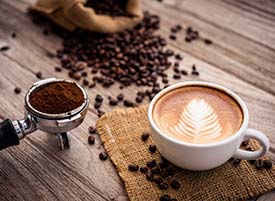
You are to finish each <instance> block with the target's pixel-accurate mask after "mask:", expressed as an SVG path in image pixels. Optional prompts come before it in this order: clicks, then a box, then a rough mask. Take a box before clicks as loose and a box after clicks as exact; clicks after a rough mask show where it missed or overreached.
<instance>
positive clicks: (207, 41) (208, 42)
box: [204, 39, 213, 45]
mask: <svg viewBox="0 0 275 201" xmlns="http://www.w3.org/2000/svg"><path fill="white" fill-rule="evenodd" d="M204 43H205V44H207V45H210V44H212V43H213V42H212V40H210V39H204Z"/></svg>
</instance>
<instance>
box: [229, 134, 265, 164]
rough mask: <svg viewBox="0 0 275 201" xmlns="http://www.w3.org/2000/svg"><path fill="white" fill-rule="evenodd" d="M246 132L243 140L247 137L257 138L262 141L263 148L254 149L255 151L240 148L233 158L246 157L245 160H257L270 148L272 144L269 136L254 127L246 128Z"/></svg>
mask: <svg viewBox="0 0 275 201" xmlns="http://www.w3.org/2000/svg"><path fill="white" fill-rule="evenodd" d="M244 133H245V134H244V137H243V141H245V140H247V139H255V140H257V141H258V142H259V143H260V145H261V146H262V148H261V149H260V150H257V151H253V152H252V151H245V150H242V149H238V150H237V151H236V153H235V154H234V156H233V158H236V159H245V160H256V159H257V158H260V157H262V156H264V155H265V154H266V152H267V151H268V150H269V146H270V145H269V140H268V138H267V137H266V136H265V135H264V134H263V133H261V132H260V131H257V130H254V129H246V130H245V131H244Z"/></svg>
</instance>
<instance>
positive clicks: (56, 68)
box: [54, 67, 62, 72]
mask: <svg viewBox="0 0 275 201" xmlns="http://www.w3.org/2000/svg"><path fill="white" fill-rule="evenodd" d="M54 70H55V71H56V72H61V71H62V68H60V67H54Z"/></svg>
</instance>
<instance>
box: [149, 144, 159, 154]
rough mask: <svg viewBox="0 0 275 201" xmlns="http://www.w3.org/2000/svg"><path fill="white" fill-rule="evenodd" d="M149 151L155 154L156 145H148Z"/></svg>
mask: <svg viewBox="0 0 275 201" xmlns="http://www.w3.org/2000/svg"><path fill="white" fill-rule="evenodd" d="M149 151H150V152H151V153H155V152H156V151H157V147H156V145H154V144H150V145H149Z"/></svg>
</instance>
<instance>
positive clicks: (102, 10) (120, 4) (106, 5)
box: [85, 0, 128, 16]
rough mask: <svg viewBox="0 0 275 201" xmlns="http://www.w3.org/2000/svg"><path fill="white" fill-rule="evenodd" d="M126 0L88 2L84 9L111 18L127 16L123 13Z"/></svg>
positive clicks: (92, 0) (89, 0)
mask: <svg viewBox="0 0 275 201" xmlns="http://www.w3.org/2000/svg"><path fill="white" fill-rule="evenodd" d="M126 5H127V0H119V1H117V0H100V1H98V0H88V1H87V2H86V4H85V6H86V7H91V8H93V9H94V11H95V13H96V14H102V15H111V16H128V14H127V13H126V12H125V9H126Z"/></svg>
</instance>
